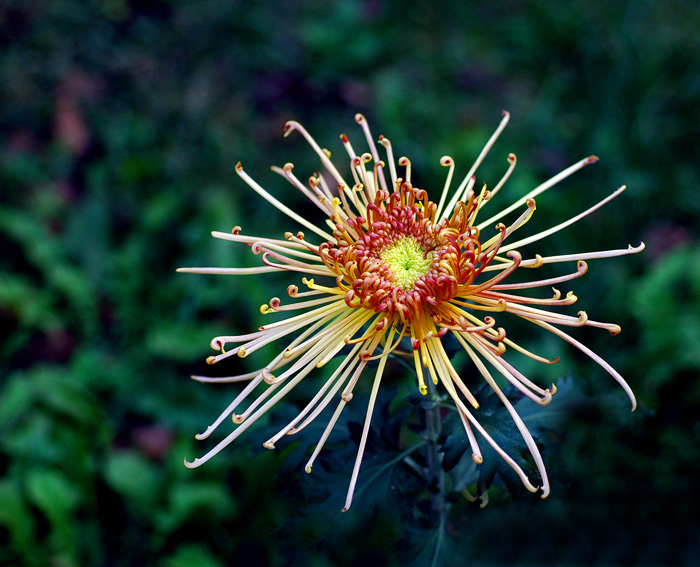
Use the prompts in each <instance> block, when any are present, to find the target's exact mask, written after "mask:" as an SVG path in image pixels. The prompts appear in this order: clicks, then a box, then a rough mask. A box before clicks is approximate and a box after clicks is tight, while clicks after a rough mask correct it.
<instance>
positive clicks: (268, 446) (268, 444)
mask: <svg viewBox="0 0 700 567" xmlns="http://www.w3.org/2000/svg"><path fill="white" fill-rule="evenodd" d="M263 447H265V449H274V448H275V444H274V443H270V442H269V441H265V443H263Z"/></svg>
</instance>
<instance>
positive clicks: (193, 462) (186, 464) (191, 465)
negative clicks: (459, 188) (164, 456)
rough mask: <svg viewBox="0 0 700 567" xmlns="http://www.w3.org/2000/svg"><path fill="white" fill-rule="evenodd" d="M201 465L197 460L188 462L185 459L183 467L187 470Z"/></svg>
mask: <svg viewBox="0 0 700 567" xmlns="http://www.w3.org/2000/svg"><path fill="white" fill-rule="evenodd" d="M200 464H201V463H200V462H199V459H195V460H194V461H192V462H190V461H188V460H187V459H185V466H186V467H187V468H188V469H196V468H197V467H198V466H199V465H200Z"/></svg>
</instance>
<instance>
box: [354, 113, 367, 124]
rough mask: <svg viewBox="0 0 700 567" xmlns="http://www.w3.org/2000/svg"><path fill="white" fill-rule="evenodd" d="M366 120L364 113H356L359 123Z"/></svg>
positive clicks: (356, 120) (356, 119)
mask: <svg viewBox="0 0 700 567" xmlns="http://www.w3.org/2000/svg"><path fill="white" fill-rule="evenodd" d="M364 120H365V117H364V116H363V115H362V114H360V113H359V112H358V113H357V114H355V122H357V123H358V124H361V123H362V122H364Z"/></svg>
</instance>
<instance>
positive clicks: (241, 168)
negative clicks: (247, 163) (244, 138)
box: [236, 161, 243, 172]
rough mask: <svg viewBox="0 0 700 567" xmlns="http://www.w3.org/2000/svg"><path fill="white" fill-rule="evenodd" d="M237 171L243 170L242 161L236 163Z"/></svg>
mask: <svg viewBox="0 0 700 567" xmlns="http://www.w3.org/2000/svg"><path fill="white" fill-rule="evenodd" d="M236 171H237V172H241V171H243V164H242V163H241V162H240V161H239V162H238V163H237V164H236Z"/></svg>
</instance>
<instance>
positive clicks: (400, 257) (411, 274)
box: [379, 237, 431, 289]
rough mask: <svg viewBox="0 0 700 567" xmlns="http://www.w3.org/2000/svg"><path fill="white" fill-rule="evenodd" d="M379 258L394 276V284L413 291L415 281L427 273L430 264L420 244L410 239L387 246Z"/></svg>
mask: <svg viewBox="0 0 700 567" xmlns="http://www.w3.org/2000/svg"><path fill="white" fill-rule="evenodd" d="M379 257H380V258H381V259H382V260H383V261H384V263H385V264H386V265H387V267H388V268H389V270H391V272H392V273H393V274H394V276H396V283H397V284H398V285H399V286H400V287H401V289H413V284H415V283H416V280H418V278H420V277H422V276H424V275H425V274H426V273H427V272H428V268H429V267H430V262H431V259H430V258H426V257H425V253H424V252H423V248H421V246H420V244H418V243H417V242H416V241H415V240H414V239H413V238H411V237H406V238H402V239H401V240H399V241H398V242H397V243H396V244H393V245H392V246H388V247H387V248H385V249H384V250H383V251H382V253H381V254H380V255H379Z"/></svg>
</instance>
